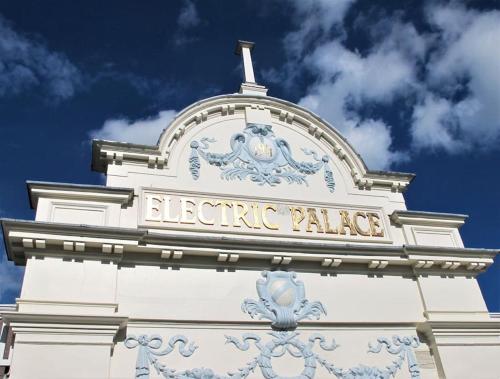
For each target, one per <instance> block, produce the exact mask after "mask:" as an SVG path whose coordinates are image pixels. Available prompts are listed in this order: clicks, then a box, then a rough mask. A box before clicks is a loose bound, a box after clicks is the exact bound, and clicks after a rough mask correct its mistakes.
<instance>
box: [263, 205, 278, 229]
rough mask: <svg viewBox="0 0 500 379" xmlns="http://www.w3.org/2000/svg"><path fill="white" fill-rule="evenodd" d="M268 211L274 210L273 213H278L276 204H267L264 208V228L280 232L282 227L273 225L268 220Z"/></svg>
mask: <svg viewBox="0 0 500 379" xmlns="http://www.w3.org/2000/svg"><path fill="white" fill-rule="evenodd" d="M268 210H272V211H274V212H276V211H277V210H278V207H277V206H276V205H275V204H265V205H264V206H263V207H262V223H263V224H264V226H265V227H266V228H267V229H270V230H278V229H279V228H280V226H279V225H277V224H273V223H271V222H270V221H269V219H268V218H267V211H268Z"/></svg>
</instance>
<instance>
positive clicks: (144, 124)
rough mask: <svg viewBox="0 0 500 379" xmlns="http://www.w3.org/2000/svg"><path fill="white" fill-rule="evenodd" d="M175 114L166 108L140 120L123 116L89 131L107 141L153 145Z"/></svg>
mask: <svg viewBox="0 0 500 379" xmlns="http://www.w3.org/2000/svg"><path fill="white" fill-rule="evenodd" d="M176 114H177V112H176V111H174V110H166V111H161V112H159V113H158V115H157V116H155V117H151V118H147V119H142V120H135V121H130V120H127V119H124V118H122V119H111V120H107V121H106V122H104V125H103V126H102V127H101V128H100V129H97V130H93V131H91V132H90V136H91V138H96V139H103V140H109V141H120V142H130V143H137V144H145V145H154V144H156V142H157V141H158V138H159V137H160V134H161V132H162V131H163V129H165V128H166V127H167V126H168V125H169V124H170V122H171V121H172V120H173V119H174V117H175V116H176Z"/></svg>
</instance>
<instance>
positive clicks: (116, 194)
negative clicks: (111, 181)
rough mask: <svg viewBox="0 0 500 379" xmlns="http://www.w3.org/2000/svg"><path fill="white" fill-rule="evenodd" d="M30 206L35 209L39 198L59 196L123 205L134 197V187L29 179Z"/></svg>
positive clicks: (61, 197) (59, 197)
mask: <svg viewBox="0 0 500 379" xmlns="http://www.w3.org/2000/svg"><path fill="white" fill-rule="evenodd" d="M26 186H27V188H28V195H29V199H30V206H31V208H32V209H35V208H36V207H37V204H38V199H39V198H41V197H45V198H57V199H72V200H90V201H104V202H112V203H119V204H121V205H125V204H129V203H130V202H131V201H132V199H133V197H134V190H133V189H132V188H118V187H106V186H99V185H88V184H73V183H52V182H37V181H31V180H28V181H27V182H26Z"/></svg>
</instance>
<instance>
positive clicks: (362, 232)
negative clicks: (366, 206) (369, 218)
mask: <svg viewBox="0 0 500 379" xmlns="http://www.w3.org/2000/svg"><path fill="white" fill-rule="evenodd" d="M358 217H362V218H364V219H366V214H365V212H356V213H354V216H353V217H352V221H353V224H354V228H356V231H357V232H358V233H359V235H361V236H369V235H370V231H369V230H363V229H361V227H360V226H359V224H358Z"/></svg>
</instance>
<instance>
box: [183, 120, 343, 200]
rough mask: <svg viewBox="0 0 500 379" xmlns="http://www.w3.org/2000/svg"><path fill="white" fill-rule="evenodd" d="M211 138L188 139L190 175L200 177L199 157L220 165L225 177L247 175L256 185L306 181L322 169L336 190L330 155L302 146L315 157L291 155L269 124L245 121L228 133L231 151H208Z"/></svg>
mask: <svg viewBox="0 0 500 379" xmlns="http://www.w3.org/2000/svg"><path fill="white" fill-rule="evenodd" d="M215 141H216V140H215V139H213V138H208V137H204V138H202V139H201V140H200V141H191V145H190V146H191V155H190V157H189V170H190V172H191V175H192V177H193V179H195V180H197V179H198V178H199V177H200V168H201V163H200V157H201V158H203V160H205V161H206V162H208V164H210V165H212V166H216V167H219V168H220V170H221V171H222V172H221V178H222V179H225V180H234V179H239V180H245V179H247V178H249V179H250V180H251V181H252V182H255V183H258V184H259V185H265V184H268V185H270V186H275V185H277V184H280V183H281V182H282V181H285V182H287V183H289V184H292V183H296V184H305V185H308V184H307V180H306V176H307V175H313V174H316V173H317V172H319V171H320V170H321V169H323V177H324V180H325V184H326V186H327V188H328V189H329V190H330V192H333V191H334V190H335V180H334V178H333V173H332V170H331V169H330V166H329V161H330V157H328V156H327V155H324V156H323V157H321V158H320V157H319V156H318V154H317V153H316V152H315V151H312V150H310V149H305V148H302V151H303V152H304V153H305V154H306V155H310V156H311V157H312V158H313V159H314V161H312V162H299V161H296V160H295V159H294V158H293V156H292V150H291V147H290V145H289V144H288V142H287V141H286V140H284V139H282V138H277V137H276V136H275V135H274V131H273V129H272V126H271V125H263V124H252V123H250V124H247V126H246V128H245V129H244V130H243V132H242V133H236V134H234V135H233V136H232V137H231V140H230V147H231V152H229V153H225V154H221V153H212V152H210V151H209V147H210V143H213V142H215Z"/></svg>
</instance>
